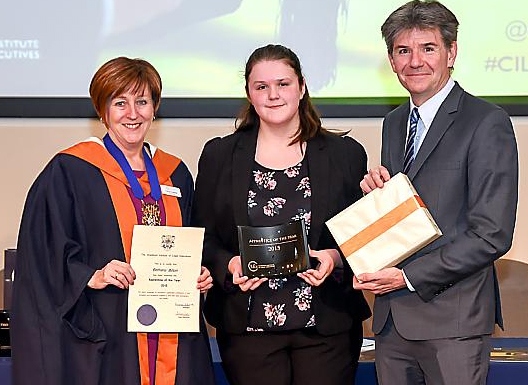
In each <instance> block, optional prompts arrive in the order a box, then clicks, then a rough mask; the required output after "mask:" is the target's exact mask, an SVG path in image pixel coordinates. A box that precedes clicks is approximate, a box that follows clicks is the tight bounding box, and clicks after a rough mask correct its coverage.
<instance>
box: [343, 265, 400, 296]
mask: <svg viewBox="0 0 528 385" xmlns="http://www.w3.org/2000/svg"><path fill="white" fill-rule="evenodd" d="M352 282H353V285H354V289H357V290H368V291H370V292H372V293H374V294H376V295H382V294H387V293H390V292H391V291H394V290H398V289H401V288H404V287H407V285H406V284H405V279H404V278H403V272H402V270H400V269H398V268H396V267H388V268H386V269H381V270H380V271H377V272H375V273H364V274H360V275H358V276H357V277H356V276H354V278H353V281H352Z"/></svg>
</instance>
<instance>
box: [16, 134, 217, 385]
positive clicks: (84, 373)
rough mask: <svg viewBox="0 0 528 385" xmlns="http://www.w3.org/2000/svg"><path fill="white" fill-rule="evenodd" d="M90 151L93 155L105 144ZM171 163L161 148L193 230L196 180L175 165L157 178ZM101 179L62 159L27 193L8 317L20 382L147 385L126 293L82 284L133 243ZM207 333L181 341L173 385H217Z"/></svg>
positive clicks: (157, 157)
mask: <svg viewBox="0 0 528 385" xmlns="http://www.w3.org/2000/svg"><path fill="white" fill-rule="evenodd" d="M84 143H86V142H84ZM89 146H92V147H91V149H92V150H93V149H95V150H96V152H97V151H99V152H100V148H99V147H102V145H101V144H100V143H92V144H89ZM93 146H99V147H93ZM74 147H75V146H74ZM105 152H106V151H103V152H101V154H102V155H101V154H99V155H97V156H106V155H105V154H104V153H105ZM170 157H172V156H171V155H169V154H166V153H163V152H162V151H161V150H157V151H156V153H154V156H153V162H154V164H155V166H156V169H157V170H158V176H159V178H160V183H161V184H172V185H173V186H177V187H178V188H179V189H180V191H181V195H182V197H181V198H178V205H179V207H180V211H181V220H182V222H183V223H182V224H183V225H188V224H189V220H190V218H189V217H190V205H191V202H192V194H193V181H192V177H191V175H190V173H189V171H188V169H187V167H186V166H185V164H184V163H183V162H180V161H179V159H178V160H177V162H172V163H173V164H175V165H176V167H175V168H174V169H173V170H170V172H169V173H168V174H167V170H165V171H161V173H160V171H159V169H160V168H163V167H162V166H164V167H165V168H166V166H165V165H166V164H167V162H166V161H167V159H169V158H170ZM172 158H174V157H172ZM176 159H177V158H176ZM112 160H113V158H112V159H111V160H109V161H110V162H111V161H112ZM173 160H174V159H173ZM169 163H170V162H169ZM115 165H117V163H115ZM163 173H165V174H167V175H162V174H163ZM103 174H104V173H103V172H102V171H101V170H100V169H99V168H98V167H95V166H94V165H93V164H91V163H90V162H88V161H86V160H84V159H81V158H79V157H78V156H74V155H70V154H67V153H60V154H57V155H56V156H55V157H54V158H53V159H52V160H51V161H50V163H49V164H48V165H47V166H46V167H45V168H44V170H43V171H42V173H41V174H40V175H39V176H38V178H37V179H36V181H35V182H34V184H33V186H32V187H31V189H30V191H29V193H28V196H27V200H26V204H25V208H24V212H23V216H22V221H21V226H20V231H19V238H18V244H17V263H16V268H15V277H16V278H15V282H14V293H13V306H12V317H11V321H12V323H11V339H12V357H13V358H12V359H13V380H14V385H28V384H39V385H77V384H78V385H81V384H82V385H115V384H119V385H121V384H123V385H125V384H126V385H139V384H145V382H144V379H143V382H142V381H141V380H140V369H139V363H138V337H137V335H136V333H129V332H127V320H126V315H127V295H128V291H127V290H122V289H119V288H117V287H115V286H113V285H108V286H107V287H106V288H105V289H103V290H93V289H90V288H88V287H87V286H86V285H87V283H88V281H89V279H90V277H92V275H93V274H94V272H95V271H96V270H97V269H101V268H102V267H104V266H105V265H106V264H107V263H108V262H110V261H111V260H112V259H118V260H122V261H125V260H126V254H127V252H128V254H129V253H130V250H127V252H125V250H126V249H127V247H129V246H126V245H125V246H123V244H124V243H126V242H125V241H124V238H123V239H122V237H123V234H122V232H121V231H120V227H119V223H118V216H117V215H116V210H115V206H114V204H113V202H112V199H111V195H110V192H109V188H108V186H107V181H105V177H104V176H103ZM106 177H108V175H106ZM107 179H108V178H107ZM128 199H130V198H128ZM123 201H124V200H123ZM121 203H123V202H120V204H121ZM164 204H165V196H164ZM166 210H167V205H166ZM133 214H134V215H135V213H133ZM170 215H171V213H170V212H167V216H170ZM128 226H130V225H128ZM122 227H124V226H123V225H122ZM124 230H126V231H131V228H127V229H124ZM202 322H203V321H202ZM202 330H203V332H202V333H180V334H178V335H177V336H178V339H179V341H178V345H177V357H178V360H177V368H176V382H177V385H191V384H207V385H209V384H214V374H213V369H212V362H211V355H210V348H209V344H208V338H207V335H206V332H205V327H204V325H203V324H202ZM170 364H171V363H170V362H169V363H168V365H169V366H170ZM172 374H173V376H174V373H172Z"/></svg>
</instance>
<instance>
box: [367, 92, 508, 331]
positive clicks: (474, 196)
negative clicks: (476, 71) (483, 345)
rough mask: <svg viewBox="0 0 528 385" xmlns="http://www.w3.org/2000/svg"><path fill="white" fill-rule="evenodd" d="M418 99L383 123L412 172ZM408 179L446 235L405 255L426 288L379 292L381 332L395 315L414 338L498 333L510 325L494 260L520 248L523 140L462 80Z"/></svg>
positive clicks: (396, 164) (399, 162) (387, 158)
mask: <svg viewBox="0 0 528 385" xmlns="http://www.w3.org/2000/svg"><path fill="white" fill-rule="evenodd" d="M408 117H409V103H406V104H404V105H402V106H400V107H398V108H396V109H395V110H394V111H392V112H391V113H389V114H388V115H387V116H386V118H385V120H384V122H383V137H382V156H381V159H382V164H383V165H384V166H386V167H387V168H388V170H389V172H390V174H391V175H393V174H395V173H397V172H399V171H402V169H403V154H404V146H405V136H406V127H407V119H408ZM408 176H409V178H410V180H411V182H412V183H413V185H414V187H415V188H416V190H417V192H418V194H419V195H420V197H421V198H422V199H423V201H424V202H425V204H426V205H427V207H428V209H429V211H430V212H431V214H432V215H433V217H434V218H435V220H436V222H437V224H438V225H439V227H440V229H441V230H442V232H443V235H442V237H440V238H439V239H438V240H436V241H435V242H433V243H432V244H430V245H429V246H427V247H426V248H424V249H422V250H421V251H419V252H418V253H416V254H415V255H413V256H411V257H410V258H409V259H407V260H405V261H404V262H402V263H401V264H400V265H399V267H400V268H403V270H404V272H405V274H406V276H407V278H408V279H409V281H410V282H411V284H412V285H413V286H414V288H415V289H416V292H411V291H409V290H408V289H407V288H405V289H401V290H398V291H395V292H392V293H390V294H387V295H383V296H377V297H376V300H375V302H374V320H373V327H372V328H373V331H374V332H375V333H379V332H380V331H381V330H382V328H383V326H384V325H385V322H386V320H387V317H388V314H389V312H391V313H392V317H393V320H394V324H395V325H396V328H397V330H398V332H399V333H400V334H401V335H403V336H404V337H405V338H407V339H412V340H414V339H434V338H450V337H464V336H473V335H481V334H490V333H492V332H493V330H494V324H495V322H496V323H498V324H499V325H501V326H502V316H501V311H500V297H499V290H498V284H497V278H496V274H495V269H494V264H493V263H494V261H495V260H496V259H498V258H499V257H501V256H502V255H504V254H505V253H506V252H507V251H508V249H509V248H510V247H511V242H512V237H513V229H514V226H515V217H516V208H517V188H518V159H517V145H516V140H515V135H514V131H513V127H512V124H511V121H510V118H509V117H508V115H507V114H506V113H505V112H504V110H502V109H501V108H499V107H497V106H495V105H492V104H490V103H487V102H485V101H483V100H481V99H478V98H475V97H474V96H472V95H470V94H468V93H467V92H465V91H464V90H463V89H462V88H461V87H460V86H459V85H458V84H455V86H454V88H453V89H452V90H451V92H450V93H449V95H448V96H447V98H446V100H444V102H443V103H442V105H441V106H440V109H439V110H438V112H437V114H436V116H435V118H434V119H433V122H432V124H431V126H430V128H429V131H428V132H427V134H426V136H425V138H424V141H423V143H422V145H421V147H420V149H419V151H418V153H417V154H416V158H415V160H414V162H413V164H412V166H411V168H410V170H409V173H408Z"/></svg>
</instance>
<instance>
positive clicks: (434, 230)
mask: <svg viewBox="0 0 528 385" xmlns="http://www.w3.org/2000/svg"><path fill="white" fill-rule="evenodd" d="M326 225H327V226H328V228H329V230H330V232H331V233H332V235H333V236H334V239H335V240H336V242H337V244H338V245H339V248H340V249H341V251H342V252H343V254H344V255H345V257H346V259H347V261H348V263H349V264H350V267H351V268H352V271H353V272H354V274H355V275H358V274H362V273H372V272H375V271H378V270H380V269H382V268H384V267H389V266H394V265H397V264H398V263H399V262H401V261H403V260H404V259H405V258H407V257H409V256H410V255H412V254H413V253H415V252H416V251H418V250H420V249H421V248H423V247H424V246H426V245H427V244H429V243H431V242H432V241H434V240H435V239H437V238H438V237H440V236H441V235H442V232H441V231H440V229H439V228H438V225H437V224H436V223H435V221H434V219H433V217H432V216H431V213H430V212H429V210H427V208H426V207H425V204H424V203H423V202H422V200H421V199H420V197H419V196H418V193H417V192H416V190H415V189H414V187H413V186H412V184H411V182H410V180H409V178H407V175H405V174H402V173H398V174H396V175H394V176H393V177H392V178H391V179H390V180H389V181H387V182H386V183H385V184H384V186H383V188H377V189H375V190H373V191H371V192H370V193H368V194H367V195H365V196H364V197H363V198H361V199H360V200H358V201H357V202H355V203H353V204H352V205H351V206H349V207H347V208H346V209H345V210H343V211H341V212H340V213H339V214H337V215H336V216H334V217H333V218H331V219H329V220H328V221H327V222H326Z"/></svg>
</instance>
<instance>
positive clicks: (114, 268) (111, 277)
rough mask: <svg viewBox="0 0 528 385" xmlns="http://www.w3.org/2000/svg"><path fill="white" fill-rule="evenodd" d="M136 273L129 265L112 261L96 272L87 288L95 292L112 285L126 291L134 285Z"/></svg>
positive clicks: (115, 260)
mask: <svg viewBox="0 0 528 385" xmlns="http://www.w3.org/2000/svg"><path fill="white" fill-rule="evenodd" d="M135 279H136V273H135V272H134V269H132V266H130V264H128V263H126V262H123V261H118V260H117V259H113V260H111V261H110V262H108V263H107V264H106V266H105V267H103V268H102V269H100V270H96V271H95V273H94V275H92V278H90V280H89V281H88V285H87V286H88V287H89V288H92V289H96V290H100V289H104V288H105V287H107V286H108V285H114V286H117V287H119V288H120V289H128V286H130V285H133V284H134V280H135Z"/></svg>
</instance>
